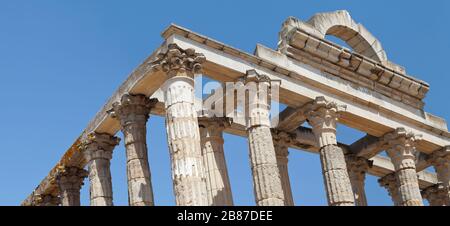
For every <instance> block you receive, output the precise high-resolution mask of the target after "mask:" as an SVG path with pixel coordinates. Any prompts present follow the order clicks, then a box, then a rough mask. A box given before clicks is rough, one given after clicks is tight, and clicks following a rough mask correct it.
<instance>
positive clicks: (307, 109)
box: [303, 96, 346, 147]
mask: <svg viewBox="0 0 450 226" xmlns="http://www.w3.org/2000/svg"><path fill="white" fill-rule="evenodd" d="M345 109H346V106H345V105H338V104H337V103H335V102H330V101H327V100H326V99H325V97H323V96H320V97H317V98H316V99H315V100H314V101H312V102H310V103H307V104H306V105H305V106H303V113H304V115H305V116H306V118H307V120H308V122H309V124H310V125H311V126H312V130H313V132H314V134H315V136H316V139H317V142H318V144H319V147H323V146H327V145H336V144H337V140H336V123H337V121H338V119H339V113H340V112H342V111H345Z"/></svg>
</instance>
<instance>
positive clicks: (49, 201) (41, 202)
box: [31, 194, 61, 206]
mask: <svg viewBox="0 0 450 226" xmlns="http://www.w3.org/2000/svg"><path fill="white" fill-rule="evenodd" d="M59 204H61V201H60V198H59V197H58V196H55V195H52V194H37V195H34V196H33V201H32V203H31V205H32V206H58V205H59Z"/></svg>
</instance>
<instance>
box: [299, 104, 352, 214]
mask: <svg viewBox="0 0 450 226" xmlns="http://www.w3.org/2000/svg"><path fill="white" fill-rule="evenodd" d="M304 109H305V115H306V117H307V119H308V121H309V124H310V125H311V126H312V130H313V133H314V135H315V137H316V140H317V143H318V145H319V147H320V151H319V153H320V160H321V163H322V173H323V177H324V182H325V188H326V191H327V200H328V204H329V205H330V206H353V205H355V198H354V195H353V190H352V185H351V183H350V178H349V175H348V171H347V166H346V163H345V157H344V152H343V150H342V149H341V148H340V147H339V146H338V145H337V140H336V123H337V121H338V117H339V114H338V112H339V111H342V110H344V106H338V105H337V104H336V103H334V102H328V101H327V100H325V98H324V97H317V98H316V99H315V100H314V101H313V102H311V103H309V104H307V105H306V106H304Z"/></svg>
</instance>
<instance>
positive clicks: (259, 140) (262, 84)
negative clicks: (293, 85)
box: [243, 70, 285, 206]
mask: <svg viewBox="0 0 450 226" xmlns="http://www.w3.org/2000/svg"><path fill="white" fill-rule="evenodd" d="M243 82H244V84H245V87H244V88H245V89H246V94H245V118H246V125H247V135H248V142H249V151H250V153H249V154H250V162H251V169H252V175H253V186H254V192H255V200H256V204H257V205H258V206H283V205H284V203H285V201H284V193H283V188H282V184H281V177H280V172H279V170H278V164H277V157H276V153H275V148H274V145H273V139H272V133H271V130H270V126H271V125H270V119H269V111H270V83H271V80H270V78H269V77H267V76H265V75H260V74H258V73H256V71H255V70H249V71H247V73H246V76H244V78H243Z"/></svg>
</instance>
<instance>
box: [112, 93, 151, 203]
mask: <svg viewBox="0 0 450 226" xmlns="http://www.w3.org/2000/svg"><path fill="white" fill-rule="evenodd" d="M156 102H157V100H155V99H152V100H150V99H149V98H147V97H146V96H145V95H130V94H126V95H123V96H122V98H121V100H120V102H116V103H114V104H113V109H112V111H111V114H112V115H113V117H114V118H117V119H118V120H119V121H120V126H121V130H122V132H123V136H124V140H125V148H126V157H127V178H128V203H129V205H130V206H152V205H154V200H153V190H152V183H151V174H150V167H149V163H148V153H147V141H146V135H147V126H146V123H147V120H148V118H149V114H150V110H151V108H152V107H153V106H154V105H155V104H156Z"/></svg>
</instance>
